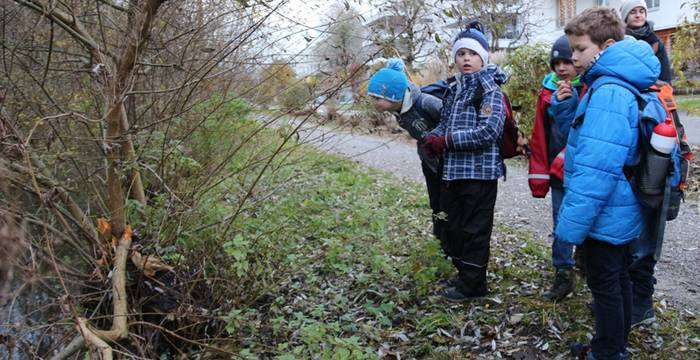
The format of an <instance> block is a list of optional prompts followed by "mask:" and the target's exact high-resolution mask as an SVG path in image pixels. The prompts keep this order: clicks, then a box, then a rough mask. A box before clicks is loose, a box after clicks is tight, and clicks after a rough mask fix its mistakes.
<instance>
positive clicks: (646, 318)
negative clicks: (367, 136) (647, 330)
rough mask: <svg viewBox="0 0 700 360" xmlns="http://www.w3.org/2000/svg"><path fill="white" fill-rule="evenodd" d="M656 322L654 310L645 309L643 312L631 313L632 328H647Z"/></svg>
mask: <svg viewBox="0 0 700 360" xmlns="http://www.w3.org/2000/svg"><path fill="white" fill-rule="evenodd" d="M655 322H656V316H655V315H654V308H653V307H652V308H650V309H646V310H645V311H632V327H633V328H635V327H638V326H649V325H652V324H654V323H655Z"/></svg>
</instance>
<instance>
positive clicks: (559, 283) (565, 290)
mask: <svg viewBox="0 0 700 360" xmlns="http://www.w3.org/2000/svg"><path fill="white" fill-rule="evenodd" d="M575 285H576V283H575V278H574V271H573V270H572V269H557V273H556V275H555V277H554V284H552V288H551V289H549V290H548V291H547V292H545V293H544V294H543V295H542V297H543V298H545V299H546V300H549V301H559V300H562V299H563V298H565V297H566V295H569V294H570V293H571V292H572V291H574V287H575Z"/></svg>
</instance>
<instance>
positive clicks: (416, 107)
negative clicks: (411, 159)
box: [367, 58, 444, 247]
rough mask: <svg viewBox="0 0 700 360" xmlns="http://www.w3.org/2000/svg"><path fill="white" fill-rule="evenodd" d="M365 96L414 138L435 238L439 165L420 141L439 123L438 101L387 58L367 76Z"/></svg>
mask: <svg viewBox="0 0 700 360" xmlns="http://www.w3.org/2000/svg"><path fill="white" fill-rule="evenodd" d="M367 95H369V96H370V97H371V98H372V100H373V102H374V107H375V108H376V109H377V110H378V111H388V112H391V113H393V114H394V115H395V116H396V117H397V120H398V123H399V126H401V127H402V128H403V129H405V130H406V131H408V133H409V135H411V137H412V138H414V139H416V141H417V145H418V156H419V157H420V160H421V168H422V170H423V176H424V177H425V184H426V186H427V188H428V199H429V202H430V209H432V211H433V234H434V235H435V236H436V237H437V236H438V234H439V233H440V231H439V229H438V228H439V226H440V224H439V223H438V222H437V221H436V218H437V214H438V213H439V212H440V164H439V161H438V159H437V158H429V157H428V156H427V155H426V154H425V151H423V148H422V147H421V144H422V143H423V140H424V138H425V136H426V135H427V134H428V133H429V132H430V131H431V130H433V129H434V128H435V127H436V126H437V124H438V123H439V122H440V111H441V110H442V100H440V99H438V98H436V97H435V96H432V95H428V94H424V93H422V92H421V90H420V88H419V87H418V86H416V85H414V84H412V83H411V82H409V81H408V78H407V77H406V71H405V67H404V64H403V62H402V61H401V59H398V58H392V59H389V61H387V64H386V66H385V67H384V68H382V69H380V70H379V71H377V72H376V73H375V74H374V75H373V76H372V77H371V78H370V79H369V83H368V85H367ZM443 247H444V244H443Z"/></svg>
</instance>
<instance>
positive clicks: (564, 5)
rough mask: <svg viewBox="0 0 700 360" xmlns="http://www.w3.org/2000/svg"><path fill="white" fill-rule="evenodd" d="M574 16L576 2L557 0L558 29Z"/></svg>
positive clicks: (572, 0)
mask: <svg viewBox="0 0 700 360" xmlns="http://www.w3.org/2000/svg"><path fill="white" fill-rule="evenodd" d="M574 15H576V0H559V21H558V25H559V27H564V25H566V23H567V22H569V20H571V19H572V18H573V17H574Z"/></svg>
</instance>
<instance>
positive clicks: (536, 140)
mask: <svg viewBox="0 0 700 360" xmlns="http://www.w3.org/2000/svg"><path fill="white" fill-rule="evenodd" d="M549 66H550V68H551V69H552V72H551V73H549V74H547V75H546V76H545V77H544V80H543V81H542V89H541V90H540V94H539V96H538V98H537V107H536V110H535V122H534V127H533V131H532V140H531V141H530V158H529V170H528V185H530V190H531V192H532V196H534V197H536V198H543V197H545V196H546V195H547V192H548V190H549V189H550V188H551V189H552V223H553V225H554V227H556V226H557V214H558V212H559V205H560V204H561V200H562V198H563V196H564V187H563V183H562V179H563V177H564V172H563V163H564V148H565V147H566V138H567V137H568V136H569V128H571V121H572V120H573V116H574V110H575V109H576V104H578V99H579V97H580V96H581V95H582V94H583V84H582V82H581V78H580V76H578V74H576V69H574V64H573V63H572V62H571V48H570V47H569V40H568V39H567V37H566V35H563V36H562V37H560V38H559V39H557V41H555V42H554V45H553V46H552V50H551V51H550V54H549ZM574 264H575V262H574V257H573V245H571V244H569V243H565V242H562V241H560V240H558V239H557V238H556V237H554V239H553V241H552V265H553V266H554V268H555V269H556V275H555V278H554V283H553V284H552V287H551V288H550V289H549V290H548V291H547V292H545V293H544V295H543V296H544V298H545V299H547V300H555V301H556V300H561V299H563V298H565V297H566V295H568V294H569V293H571V292H572V291H573V290H574V285H575V275H574V272H573V267H574Z"/></svg>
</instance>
